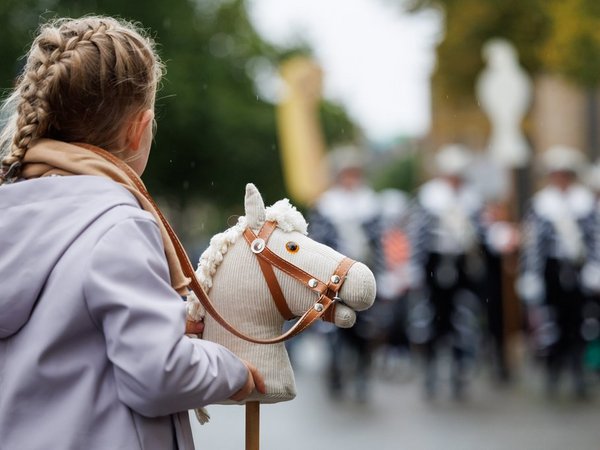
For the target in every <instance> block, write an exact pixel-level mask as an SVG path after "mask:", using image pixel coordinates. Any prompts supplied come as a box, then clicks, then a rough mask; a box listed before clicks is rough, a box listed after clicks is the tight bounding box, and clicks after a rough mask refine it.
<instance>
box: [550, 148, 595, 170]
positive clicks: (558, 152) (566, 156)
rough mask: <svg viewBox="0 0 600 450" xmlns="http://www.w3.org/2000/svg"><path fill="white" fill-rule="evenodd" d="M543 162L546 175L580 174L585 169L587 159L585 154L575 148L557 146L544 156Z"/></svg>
mask: <svg viewBox="0 0 600 450" xmlns="http://www.w3.org/2000/svg"><path fill="white" fill-rule="evenodd" d="M541 162H542V165H543V168H544V170H545V171H546V173H552V172H573V173H578V172H579V171H580V170H581V169H583V166H584V164H585V157H584V156H583V153H581V152H580V151H579V150H577V149H575V148H573V147H567V146H565V145H555V146H553V147H550V148H549V149H548V150H546V151H545V152H544V153H543V154H542V156H541Z"/></svg>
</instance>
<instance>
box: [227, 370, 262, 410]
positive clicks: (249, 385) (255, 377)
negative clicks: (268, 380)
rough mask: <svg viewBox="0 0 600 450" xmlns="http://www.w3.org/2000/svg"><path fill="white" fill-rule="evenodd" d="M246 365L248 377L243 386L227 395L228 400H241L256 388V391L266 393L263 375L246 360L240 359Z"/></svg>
mask: <svg viewBox="0 0 600 450" xmlns="http://www.w3.org/2000/svg"><path fill="white" fill-rule="evenodd" d="M242 361H243V363H244V364H246V367H247V368H248V379H247V380H246V384H245V385H244V387H243V388H241V389H240V390H239V391H237V392H236V393H235V394H233V395H232V396H231V397H229V399H230V400H233V401H234V402H241V401H242V400H244V399H245V398H246V397H248V396H249V395H250V394H251V393H252V392H253V391H254V389H255V388H256V390H257V391H258V392H260V393H261V394H266V393H267V390H266V388H265V380H264V378H263V376H262V375H261V374H260V372H259V371H258V369H257V368H256V367H254V366H253V365H252V364H250V363H249V362H248V361H244V360H242Z"/></svg>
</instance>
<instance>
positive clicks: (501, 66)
mask: <svg viewBox="0 0 600 450" xmlns="http://www.w3.org/2000/svg"><path fill="white" fill-rule="evenodd" d="M483 57H484V59H485V60H486V61H487V66H486V68H485V69H484V71H483V72H482V73H481V75H480V77H479V79H478V80H477V86H476V93H477V98H478V100H479V103H480V105H481V107H482V108H483V110H484V112H485V113H486V114H487V116H488V118H489V119H490V122H491V126H492V133H491V137H490V140H489V143H488V150H489V152H490V155H491V157H492V159H493V160H494V161H496V162H498V163H499V164H501V165H502V166H504V167H512V168H515V167H524V166H525V165H527V163H528V161H529V159H530V150H529V145H528V143H527V140H526V139H525V136H524V135H523V133H522V131H521V122H522V120H523V117H524V116H525V114H526V113H527V110H528V109H529V106H530V104H531V90H532V89H531V81H530V79H529V77H528V76H527V73H526V72H525V70H523V68H521V66H519V61H518V56H517V52H516V50H515V48H514V47H513V45H512V44H511V43H510V42H508V41H506V40H503V39H493V40H491V41H489V42H488V43H486V44H485V45H484V47H483Z"/></svg>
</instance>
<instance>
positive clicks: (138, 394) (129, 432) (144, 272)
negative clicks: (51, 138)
mask: <svg viewBox="0 0 600 450" xmlns="http://www.w3.org/2000/svg"><path fill="white" fill-rule="evenodd" d="M184 322H185V303H184V302H183V301H182V299H181V298H180V297H179V296H178V295H177V293H176V292H175V291H174V290H173V289H172V288H171V286H170V284H169V272H168V267H167V264H166V259H165V256H164V252H163V247H162V241H161V237H160V233H159V229H158V226H157V224H156V222H155V221H154V219H153V218H152V217H151V215H150V214H149V213H147V212H145V211H143V210H142V209H140V207H139V205H138V203H137V202H136V200H135V198H134V197H133V196H132V195H131V194H130V193H129V192H128V191H127V190H125V189H124V188H122V187H121V186H119V185H118V184H116V183H114V182H112V181H111V180H108V179H103V178H99V177H92V176H72V177H50V178H43V179H38V180H30V181H21V182H18V183H15V184H11V185H3V186H0V449H2V450H5V449H6V450H13V449H22V450H37V449H40V450H41V449H44V450H46V449H60V450H67V449H77V450H79V449H86V450H94V449H102V450H107V449H111V450H118V449H123V450H125V449H126V450H134V449H160V450H163V449H173V448H178V449H191V448H194V445H193V442H192V436H191V430H190V425H189V421H188V415H187V410H188V409H191V408H195V407H199V406H202V405H206V404H209V403H212V402H216V401H220V400H223V399H226V398H228V397H230V396H231V395H232V394H233V393H234V392H236V391H237V390H239V389H240V388H241V387H242V386H243V384H244V383H245V381H246V377H247V370H246V368H245V366H244V364H243V363H242V362H241V361H240V360H239V359H238V358H237V357H235V356H234V355H233V354H232V353H230V352H229V351H228V350H227V349H225V348H224V347H221V346H219V345H217V344H214V343H211V342H207V341H202V340H198V339H189V338H187V337H186V336H185V335H184V326H185V325H184Z"/></svg>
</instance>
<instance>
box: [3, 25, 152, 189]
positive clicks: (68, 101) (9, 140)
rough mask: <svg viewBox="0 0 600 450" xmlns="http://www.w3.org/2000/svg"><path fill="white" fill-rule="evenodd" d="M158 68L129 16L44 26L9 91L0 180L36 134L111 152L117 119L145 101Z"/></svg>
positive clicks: (13, 171) (15, 170)
mask: <svg viewBox="0 0 600 450" xmlns="http://www.w3.org/2000/svg"><path fill="white" fill-rule="evenodd" d="M161 75H162V64H161V62H160V59H159V58H158V56H157V55H156V52H155V49H154V43H153V42H152V40H151V39H149V38H148V37H146V36H145V35H144V34H143V32H141V31H140V30H139V29H138V28H137V27H136V26H135V25H133V24H131V23H128V22H125V21H121V20H117V19H113V18H109V17H85V18H81V19H61V20H59V21H56V22H53V23H49V24H47V25H44V26H43V27H42V28H41V29H40V32H39V34H38V36H37V37H36V39H35V40H34V42H33V44H32V46H31V49H30V51H29V53H28V57H27V63H26V65H25V68H24V70H23V73H22V75H21V76H20V78H19V79H18V81H17V85H16V87H15V92H14V93H13V95H12V96H11V97H12V99H11V100H12V101H13V103H15V104H16V107H15V109H16V110H15V111H14V112H13V116H12V117H11V118H10V119H9V120H8V124H7V125H6V128H5V131H4V132H3V133H2V136H0V148H4V149H5V151H4V155H5V156H4V157H3V158H2V160H1V167H0V184H2V183H4V182H7V181H12V180H15V179H17V178H18V177H19V175H20V165H21V162H22V160H23V157H24V155H25V152H26V151H27V149H28V148H29V147H30V146H31V145H32V143H33V142H35V141H36V140H37V139H40V138H43V137H48V138H53V139H59V140H63V141H66V142H87V143H90V144H93V145H96V146H98V147H102V148H104V149H106V150H108V151H112V152H115V153H118V152H119V151H120V150H121V149H119V148H117V140H118V137H119V136H118V132H119V131H120V127H121V126H122V123H123V120H124V119H126V118H127V116H128V115H130V114H134V113H136V112H139V111H141V110H143V109H144V108H150V107H152V106H153V104H154V96H155V93H156V88H157V85H158V82H159V80H160V77H161Z"/></svg>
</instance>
